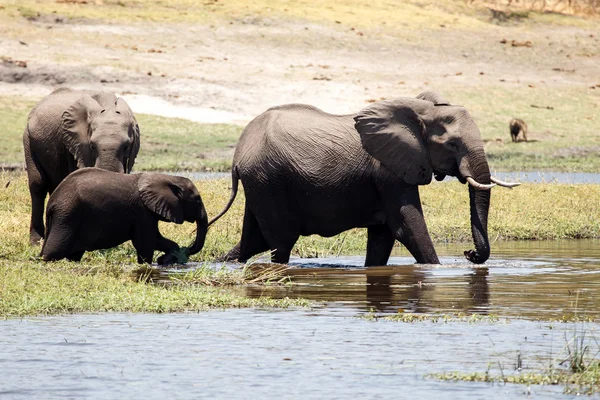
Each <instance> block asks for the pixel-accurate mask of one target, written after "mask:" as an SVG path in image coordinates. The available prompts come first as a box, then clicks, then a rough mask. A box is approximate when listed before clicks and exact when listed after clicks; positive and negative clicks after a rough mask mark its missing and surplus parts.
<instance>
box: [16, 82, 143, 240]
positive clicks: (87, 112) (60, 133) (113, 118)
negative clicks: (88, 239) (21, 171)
mask: <svg viewBox="0 0 600 400" xmlns="http://www.w3.org/2000/svg"><path fill="white" fill-rule="evenodd" d="M23 147H24V150H25V164H26V166H27V177H28V180H29V192H30V194H31V223H30V229H29V238H30V242H31V243H32V244H36V243H38V242H39V241H40V239H41V238H42V237H44V222H43V217H44V201H45V199H46V195H47V194H52V192H53V191H54V189H56V187H57V186H58V184H59V183H60V182H61V181H62V180H63V179H64V178H65V177H66V176H67V175H69V173H71V172H73V171H75V170H76V169H77V168H83V167H98V168H102V169H106V170H109V171H114V172H121V173H122V172H126V173H129V172H131V169H132V168H133V164H134V162H135V157H136V156H137V154H138V150H139V148H140V129H139V127H138V124H137V121H136V119H135V117H134V115H133V112H132V111H131V109H130V108H129V106H128V105H127V103H126V102H125V100H123V99H121V98H117V96H115V95H114V94H112V93H107V92H87V91H78V90H72V89H69V88H60V89H57V90H55V91H54V92H52V93H51V94H50V95H48V96H47V97H45V98H44V99H43V100H42V101H40V102H39V103H38V104H37V105H36V106H35V107H34V108H33V109H32V110H31V112H30V113H29V117H28V119H27V126H26V127H25V133H24V134H23Z"/></svg>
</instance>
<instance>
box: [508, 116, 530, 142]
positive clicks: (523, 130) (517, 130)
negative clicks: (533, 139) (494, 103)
mask: <svg viewBox="0 0 600 400" xmlns="http://www.w3.org/2000/svg"><path fill="white" fill-rule="evenodd" d="M508 128H509V129H510V138H511V139H512V141H513V142H526V141H527V124H526V123H525V121H523V120H522V119H520V118H513V119H511V120H510V123H509V124H508Z"/></svg>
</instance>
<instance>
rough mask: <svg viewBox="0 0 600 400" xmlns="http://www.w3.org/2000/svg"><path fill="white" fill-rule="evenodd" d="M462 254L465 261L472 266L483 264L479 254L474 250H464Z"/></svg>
mask: <svg viewBox="0 0 600 400" xmlns="http://www.w3.org/2000/svg"><path fill="white" fill-rule="evenodd" d="M464 254H465V257H466V259H467V260H469V261H471V262H472V263H474V264H483V263H484V262H485V260H484V259H482V258H481V256H480V255H479V253H477V251H475V250H466V251H465V253H464Z"/></svg>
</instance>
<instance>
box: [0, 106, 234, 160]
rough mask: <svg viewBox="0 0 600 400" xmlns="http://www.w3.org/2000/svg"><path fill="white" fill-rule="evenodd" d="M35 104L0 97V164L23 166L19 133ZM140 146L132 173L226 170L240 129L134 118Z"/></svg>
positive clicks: (161, 118) (146, 117) (151, 117)
mask: <svg viewBox="0 0 600 400" xmlns="http://www.w3.org/2000/svg"><path fill="white" fill-rule="evenodd" d="M34 105H35V102H32V101H27V100H24V99H22V98H19V97H8V96H0V119H1V120H2V122H3V124H2V128H1V129H2V130H1V131H0V160H1V161H0V162H1V163H2V164H23V163H24V158H23V130H24V128H25V125H26V122H27V115H28V114H29V111H30V110H31V108H32V107H33V106H34ZM136 118H137V120H138V123H139V125H140V130H141V135H142V136H141V137H142V144H141V148H140V152H139V155H138V157H137V159H136V163H135V170H136V171H147V170H155V171H205V170H209V171H227V170H229V169H230V167H231V158H232V156H233V149H234V147H235V144H236V143H237V139H238V138H239V136H240V134H241V132H242V128H241V127H239V126H236V125H224V124H200V123H196V122H191V121H187V120H184V119H178V118H164V117H158V116H154V115H144V114H138V115H136Z"/></svg>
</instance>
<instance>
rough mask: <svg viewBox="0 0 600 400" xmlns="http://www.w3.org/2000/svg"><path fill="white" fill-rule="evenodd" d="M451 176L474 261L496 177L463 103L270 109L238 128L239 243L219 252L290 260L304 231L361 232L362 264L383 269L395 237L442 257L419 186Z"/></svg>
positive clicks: (416, 250)
mask: <svg viewBox="0 0 600 400" xmlns="http://www.w3.org/2000/svg"><path fill="white" fill-rule="evenodd" d="M432 175H435V177H436V179H437V180H442V179H444V177H445V176H446V175H451V176H456V177H457V178H458V179H459V181H460V182H462V183H466V182H468V183H469V194H470V207H471V230H472V234H473V239H474V241H475V250H469V251H466V252H465V256H466V258H467V259H469V260H470V261H472V262H474V263H483V262H485V261H486V260H487V259H488V257H489V255H490V244H489V241H488V234H487V219H488V209H489V204H490V191H489V189H490V188H491V187H492V186H494V184H493V183H492V182H496V183H497V184H500V185H504V186H514V185H516V184H509V183H506V182H502V181H499V180H497V179H495V178H492V177H491V176H490V170H489V167H488V163H487V160H486V156H485V153H484V150H483V143H482V140H481V138H480V133H479V129H478V128H477V125H475V122H474V121H473V119H472V118H471V116H470V115H469V113H468V112H467V110H466V109H465V108H463V107H461V106H452V105H450V104H449V103H448V101H446V100H445V99H444V98H443V97H441V96H440V95H439V94H437V93H435V92H425V93H422V94H421V95H419V96H418V98H416V99H414V98H397V99H394V100H387V101H382V102H378V103H374V104H372V105H370V106H368V107H367V108H365V109H363V110H362V111H360V112H359V113H358V114H354V115H332V114H327V113H325V112H323V111H321V110H319V109H317V108H315V107H312V106H308V105H301V104H291V105H284V106H280V107H274V108H271V109H269V110H267V111H266V112H264V113H263V114H261V115H259V116H258V117H257V118H255V119H254V120H253V121H251V122H250V123H249V124H248V126H247V127H246V128H245V129H244V131H243V133H242V135H241V137H240V140H239V142H238V145H237V147H236V150H235V154H234V158H233V166H232V193H231V197H230V200H229V203H228V204H227V206H226V207H225V209H224V210H223V211H222V212H221V213H220V214H219V215H218V216H217V217H216V218H215V219H214V220H213V221H211V222H210V223H209V225H210V224H212V223H213V222H215V221H216V220H217V219H218V218H219V217H220V216H221V215H223V214H224V213H225V212H227V210H228V209H229V207H230V206H231V204H232V203H233V200H234V199H235V195H236V193H237V188H238V180H241V181H242V184H243V185H244V191H245V194H246V205H245V211H244V222H243V228H242V238H241V241H240V242H239V243H238V244H237V245H236V246H235V247H234V248H233V249H232V250H231V251H229V253H228V254H227V255H226V256H225V258H226V259H230V260H239V261H246V260H248V259H249V258H250V257H252V256H253V255H255V254H257V253H260V252H263V251H266V250H271V251H272V261H274V262H278V263H287V262H288V261H289V256H290V251H291V250H292V247H293V246H294V244H295V243H296V241H297V239H298V237H299V236H300V235H310V234H318V235H321V236H326V237H329V236H333V235H336V234H339V233H340V232H343V231H345V230H347V229H350V228H355V227H366V228H367V234H368V239H367V255H366V259H365V265H366V266H371V265H385V264H386V263H387V261H388V258H389V256H390V253H391V250H392V246H393V245H394V241H395V240H399V241H400V242H401V243H402V244H403V245H404V246H405V247H406V248H407V249H408V250H409V251H410V253H411V254H412V255H413V256H414V257H415V259H416V261H417V262H418V263H432V264H437V263H439V260H438V256H437V254H436V252H435V249H434V247H433V243H432V241H431V238H430V236H429V233H428V231H427V226H426V223H425V219H424V218H423V211H422V208H421V201H420V198H419V185H426V184H428V183H430V182H431V178H432Z"/></svg>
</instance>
